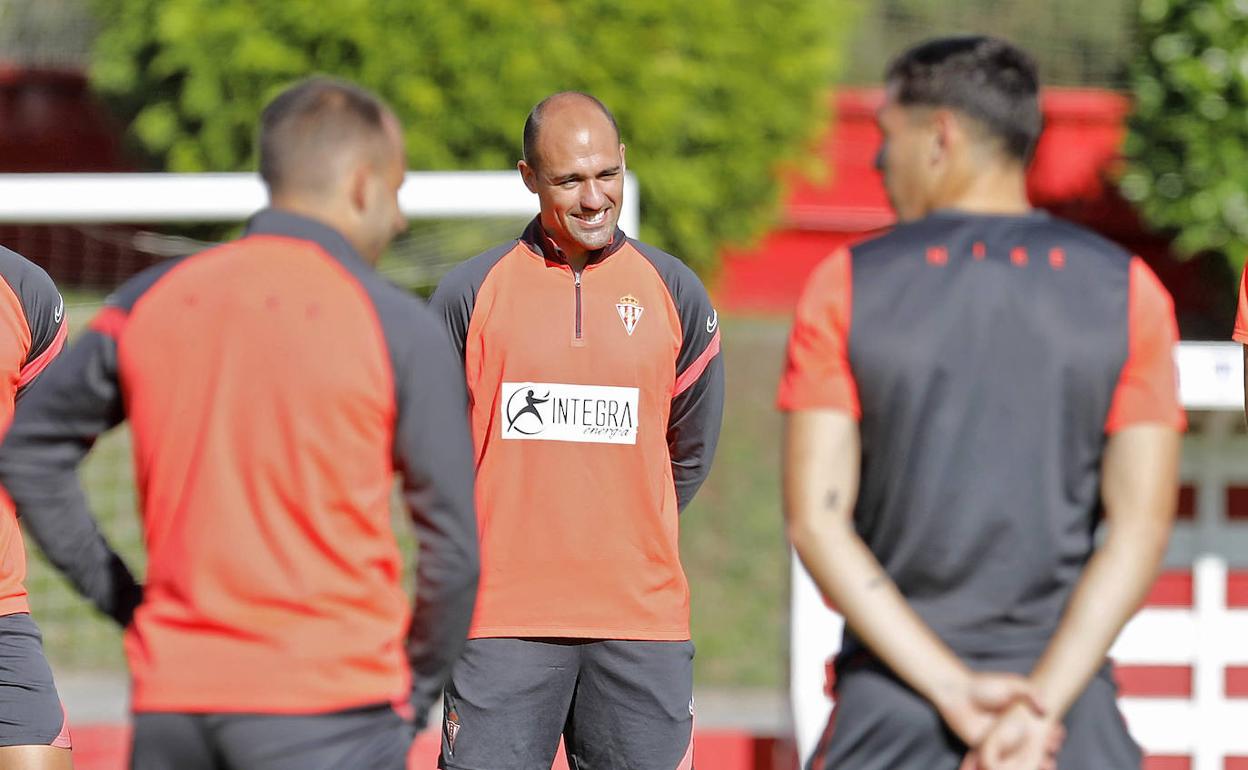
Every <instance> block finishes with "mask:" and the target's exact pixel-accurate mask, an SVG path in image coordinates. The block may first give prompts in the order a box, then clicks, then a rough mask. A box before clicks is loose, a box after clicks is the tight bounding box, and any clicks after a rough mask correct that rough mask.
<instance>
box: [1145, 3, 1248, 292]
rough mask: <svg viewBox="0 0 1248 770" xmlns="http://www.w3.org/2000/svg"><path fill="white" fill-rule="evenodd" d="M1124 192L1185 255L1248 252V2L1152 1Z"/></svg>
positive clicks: (1238, 257) (1237, 262)
mask: <svg viewBox="0 0 1248 770" xmlns="http://www.w3.org/2000/svg"><path fill="white" fill-rule="evenodd" d="M1138 23H1139V37H1140V53H1139V56H1138V57H1137V60H1136V62H1135V66H1134V69H1133V75H1132V87H1133V90H1134V92H1135V110H1134V113H1133V115H1132V117H1131V120H1130V130H1129V134H1128V138H1127V142H1126V155H1127V158H1128V168H1127V171H1126V173H1125V174H1124V175H1123V177H1122V182H1121V187H1122V191H1123V193H1124V194H1125V195H1126V197H1127V198H1129V199H1130V200H1132V201H1134V202H1135V203H1136V204H1137V205H1138V206H1139V210H1140V212H1141V213H1142V214H1143V216H1144V218H1145V219H1146V220H1147V221H1148V222H1149V223H1150V224H1151V225H1152V226H1153V227H1156V228H1158V229H1161V230H1169V231H1173V232H1174V233H1175V234H1176V240H1175V245H1176V247H1177V248H1178V250H1179V251H1180V252H1182V253H1185V254H1195V253H1197V252H1216V253H1221V254H1224V255H1226V256H1227V258H1228V260H1229V261H1230V262H1231V264H1232V265H1234V266H1235V267H1237V268H1238V267H1241V266H1242V265H1243V264H1244V254H1245V250H1246V249H1248V2H1245V1H1244V0H1144V1H1143V2H1142V3H1141V5H1140V12H1139V22H1138Z"/></svg>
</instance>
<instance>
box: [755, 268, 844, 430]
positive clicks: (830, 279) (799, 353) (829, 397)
mask: <svg viewBox="0 0 1248 770" xmlns="http://www.w3.org/2000/svg"><path fill="white" fill-rule="evenodd" d="M852 288H853V285H852V267H851V261H850V253H849V250H848V249H840V250H838V251H836V252H835V253H834V254H832V256H830V257H828V258H827V259H826V260H824V261H823V262H822V263H821V264H820V265H819V266H818V267H817V268H815V271H814V273H812V274H811V277H810V280H809V281H807V283H806V288H805V290H803V292H802V297H801V299H800V300H798V303H797V314H796V317H795V318H794V321H793V331H792V332H791V333H790V335H789V345H788V352H787V355H786V358H785V363H784V373H783V374H782V375H781V377H780V388H779V392H778V394H777V396H776V405H777V406H778V407H779V408H780V409H781V410H782V411H797V410H801V409H839V410H842V411H846V412H849V413H850V414H852V415H854V417H855V418H858V417H861V416H862V407H861V405H860V404H859V402H858V386H857V384H856V383H855V382H854V377H853V372H852V371H851V370H850V365H849V326H850V310H851V307H852V296H851V294H852Z"/></svg>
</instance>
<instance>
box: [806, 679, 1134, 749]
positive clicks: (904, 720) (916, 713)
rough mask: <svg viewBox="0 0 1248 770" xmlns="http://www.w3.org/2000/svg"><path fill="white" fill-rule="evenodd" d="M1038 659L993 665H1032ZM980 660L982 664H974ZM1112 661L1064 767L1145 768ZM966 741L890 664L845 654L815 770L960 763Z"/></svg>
mask: <svg viewBox="0 0 1248 770" xmlns="http://www.w3.org/2000/svg"><path fill="white" fill-rule="evenodd" d="M1033 662H1034V661H1030V660H1028V661H1013V662H1001V661H994V662H992V663H986V664H984V665H983V668H985V669H991V670H996V671H1014V672H1016V673H1025V672H1026V671H1028V670H1030V669H1031V666H1032V663H1033ZM973 665H974V664H973ZM1117 693H1118V688H1117V687H1116V686H1115V685H1114V681H1113V677H1112V672H1111V670H1110V667H1109V665H1108V664H1106V665H1105V666H1104V667H1102V669H1101V670H1100V671H1099V672H1098V673H1097V675H1096V676H1094V677H1093V678H1092V681H1091V682H1090V683H1089V684H1088V687H1087V689H1086V690H1084V692H1083V694H1082V695H1081V696H1079V699H1078V700H1076V701H1075V704H1074V705H1073V706H1072V707H1071V709H1070V711H1069V712H1068V713H1067V714H1066V719H1065V721H1064V723H1063V724H1064V725H1065V727H1066V742H1065V743H1063V744H1062V751H1061V754H1060V755H1058V760H1057V766H1058V768H1059V770H1139V768H1140V764H1141V762H1142V761H1143V757H1142V755H1141V753H1140V748H1139V746H1137V745H1136V743H1135V741H1134V740H1132V738H1131V736H1130V734H1128V733H1127V726H1126V723H1125V722H1123V720H1122V715H1121V713H1120V712H1119V711H1118V704H1117V701H1116V698H1117ZM965 756H966V746H965V745H964V744H963V743H962V742H961V741H960V740H958V738H957V737H956V736H954V735H953V733H951V732H950V731H949V730H948V728H946V727H945V724H944V722H942V721H941V719H940V716H939V715H938V714H937V713H936V710H935V709H934V708H932V706H931V704H929V703H928V702H927V701H926V700H925V699H924V698H923V697H922V696H920V695H919V694H918V693H916V692H914V691H913V690H911V689H910V688H909V687H907V686H906V685H905V684H903V683H902V682H901V681H900V680H898V679H897V678H896V677H895V676H894V675H893V674H892V672H890V671H889V670H888V669H887V668H886V667H885V666H884V665H883V664H881V663H879V662H877V661H874V660H869V659H857V658H856V659H855V660H854V661H853V662H849V663H845V662H838V664H837V672H836V710H835V711H834V712H833V715H832V720H831V721H830V722H829V724H828V727H827V730H826V731H825V732H824V735H823V738H822V739H821V740H820V741H819V748H818V749H817V750H816V751H815V754H814V756H813V757H812V758H811V760H810V762H809V763H808V764H807V765H806V767H807V770H911V769H912V770H958V766H959V765H960V764H961V762H962V759H963V758H964V757H965Z"/></svg>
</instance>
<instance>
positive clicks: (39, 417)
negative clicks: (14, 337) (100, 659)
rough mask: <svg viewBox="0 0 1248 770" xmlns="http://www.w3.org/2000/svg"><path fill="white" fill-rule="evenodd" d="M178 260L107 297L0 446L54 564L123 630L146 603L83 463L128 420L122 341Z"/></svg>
mask: <svg viewBox="0 0 1248 770" xmlns="http://www.w3.org/2000/svg"><path fill="white" fill-rule="evenodd" d="M172 264H174V263H165V264H162V265H159V266H157V267H155V268H152V269H150V270H148V271H145V272H143V273H140V274H139V275H138V276H136V277H135V278H134V279H132V280H131V281H129V282H128V283H127V284H126V285H124V286H123V287H122V288H121V289H119V290H118V291H117V292H116V293H115V294H114V295H113V296H111V297H110V298H109V300H108V303H107V304H106V305H105V307H104V309H103V310H101V311H100V313H99V315H98V316H96V318H95V320H94V321H92V323H91V326H90V327H89V328H88V329H87V330H86V331H84V332H83V333H82V334H81V336H80V337H79V338H78V340H77V341H76V342H75V343H74V344H73V345H72V346H70V348H69V349H68V350H66V351H65V352H64V353H63V354H62V355H60V356H58V357H57V358H56V359H55V360H54V361H52V362H51V363H50V364H48V365H47V367H46V369H45V370H44V371H43V372H42V374H41V376H40V379H39V386H38V387H36V388H32V389H31V390H30V391H29V392H28V393H27V394H26V395H25V396H24V397H23V398H22V399H21V400H20V401H19V402H18V404H17V409H16V411H15V413H14V416H13V424H12V425H11V426H10V427H9V431H8V433H7V434H6V435H5V437H4V442H3V444H0V484H3V485H4V487H5V489H6V490H7V491H8V493H9V496H10V497H11V498H12V499H13V503H14V505H15V506H16V508H17V514H18V516H20V517H21V518H22V519H23V521H24V522H25V524H26V531H27V532H28V533H29V534H30V536H31V537H32V538H33V539H34V540H35V542H36V543H38V545H39V547H40V548H41V549H42V550H43V552H44V554H46V555H47V557H48V560H49V561H50V562H52V564H53V565H54V566H55V567H56V568H57V569H59V570H60V571H62V572H63V573H65V575H66V576H67V577H68V578H69V579H70V582H72V583H73V584H74V587H75V588H77V590H78V591H79V593H81V594H82V595H83V596H85V597H86V598H87V599H89V600H90V601H91V602H92V603H93V604H94V605H95V606H96V608H98V609H99V610H100V611H101V612H103V613H104V614H106V615H108V616H109V617H111V618H113V619H114V620H115V621H117V623H119V624H120V625H122V626H125V625H128V624H129V622H130V618H131V617H132V615H133V614H134V609H135V607H137V606H138V604H139V601H140V600H141V599H142V589H141V588H140V586H139V584H138V583H137V581H135V579H134V576H133V575H132V574H131V572H130V570H129V569H128V568H127V567H126V564H125V562H123V561H122V559H121V557H120V556H118V555H117V553H116V552H115V551H114V550H113V549H112V547H111V546H109V544H108V541H107V540H106V539H105V538H104V535H103V533H101V532H100V529H99V527H98V526H97V524H96V522H95V519H94V518H93V516H92V514H91V510H90V508H89V506H88V504H87V498H86V494H85V493H84V492H83V487H82V481H81V479H80V478H79V476H78V466H79V464H80V463H81V462H82V459H83V458H84V457H85V456H86V454H87V452H88V451H89V450H90V449H91V446H92V444H94V443H95V439H96V438H97V437H98V436H100V435H101V434H103V433H105V432H106V431H108V430H109V429H110V428H113V427H114V426H116V425H117V424H119V423H120V422H121V421H122V420H123V419H124V418H125V412H124V409H123V406H122V395H121V385H120V381H119V377H118V367H117V338H118V337H119V336H120V335H121V333H122V331H123V329H124V327H125V324H126V318H127V316H128V314H129V311H130V308H132V307H133V306H134V303H135V301H136V300H137V299H138V297H139V296H141V295H142V293H143V292H144V291H146V289H147V288H149V287H150V286H151V285H152V284H153V283H154V282H155V281H156V280H157V279H158V278H159V277H160V276H161V275H163V274H164V272H165V271H166V270H168V269H169V267H171V266H172Z"/></svg>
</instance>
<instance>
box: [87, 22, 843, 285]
mask: <svg viewBox="0 0 1248 770" xmlns="http://www.w3.org/2000/svg"><path fill="white" fill-rule="evenodd" d="M857 1H858V0H769V1H768V2H756V1H755V0H701V2H697V3H672V2H669V0H630V2H619V1H618V0H580V2H568V1H566V0H529V2H514V0H460V1H459V2H454V3H446V2H440V1H439V0H335V1H334V2H329V3H321V2H312V0H267V1H265V0H95V9H96V12H97V14H98V16H99V18H100V19H101V21H106V23H104V24H102V27H103V30H102V33H101V35H100V37H99V38H98V40H97V43H96V48H95V50H94V59H93V65H92V80H93V83H94V84H95V87H96V89H97V90H98V91H99V92H101V93H102V94H104V95H105V96H106V97H108V98H109V99H110V100H112V101H113V102H114V103H115V104H116V105H117V106H118V107H119V109H120V112H121V114H122V116H123V118H124V119H126V120H127V121H128V122H129V123H130V129H131V131H132V133H133V136H134V138H136V139H137V140H138V142H139V144H140V145H141V147H143V148H144V149H145V150H146V151H147V152H148V153H150V155H151V157H152V158H153V160H154V161H156V162H157V163H158V164H160V165H162V166H163V167H164V168H166V169H168V170H172V171H205V170H212V171H229V170H240V169H247V168H252V167H254V161H253V149H252V138H253V131H254V126H255V122H256V116H257V114H258V111H259V109H260V107H261V105H262V104H263V103H264V102H265V101H266V100H267V99H268V98H270V97H272V96H273V95H274V94H275V93H276V92H277V91H278V90H280V89H281V88H282V87H283V86H284V85H286V84H288V83H290V82H291V81H293V80H295V79H298V78H300V77H302V76H305V75H307V74H310V73H314V72H321V73H328V74H332V75H337V76H341V77H346V78H350V79H352V80H355V81H356V82H359V83H361V84H363V85H365V86H367V87H369V88H372V89H374V90H376V91H377V92H379V93H380V94H381V95H382V96H383V97H384V98H385V99H386V100H387V101H389V102H390V103H391V104H392V105H393V106H394V108H395V110H396V112H397V113H398V115H399V117H400V118H401V119H402V120H403V122H404V124H405V130H406V141H407V150H408V156H409V161H410V163H411V165H412V167H413V168H417V169H501V168H510V167H512V166H514V164H515V162H516V161H517V160H518V158H519V155H520V144H521V142H520V138H521V129H522V127H523V124H524V119H525V116H526V115H527V113H528V110H529V108H530V107H531V106H532V105H533V104H534V103H535V102H537V101H538V100H540V99H541V98H542V97H544V96H546V95H547V94H549V93H551V92H553V91H557V90H562V89H579V90H585V91H590V92H592V93H594V94H595V95H597V96H598V97H600V98H601V99H602V100H603V101H604V102H606V103H607V104H608V105H609V106H611V107H612V109H613V110H614V111H615V113H616V115H617V118H618V120H619V123H620V127H621V132H622V134H623V139H624V141H625V143H626V144H627V145H628V146H629V152H628V159H629V163H630V168H631V169H632V170H633V171H635V172H636V173H637V175H638V177H639V179H640V182H641V190H642V207H643V208H642V221H643V222H644V223H645V224H644V226H643V227H644V230H643V233H642V236H643V237H645V238H647V239H649V240H651V241H653V242H654V243H656V244H657V245H660V246H662V247H664V248H666V249H668V250H670V251H672V252H673V253H675V254H678V255H680V256H681V257H683V258H684V259H686V260H687V261H689V262H690V263H692V264H693V265H694V266H695V267H697V268H699V269H706V268H708V267H710V266H711V263H712V261H713V258H714V255H715V253H716V252H717V250H718V248H719V247H720V246H721V245H723V244H725V243H737V242H742V241H746V240H748V239H749V238H751V237H753V236H755V235H756V234H757V233H758V232H759V231H760V229H762V228H764V227H766V226H767V225H768V224H769V223H770V221H771V220H772V217H773V216H774V215H775V213H776V211H777V207H778V199H779V193H780V189H779V183H778V181H777V174H776V172H777V170H778V169H779V168H783V167H786V166H793V165H799V166H800V165H802V164H804V162H805V161H806V160H807V159H808V158H809V157H810V155H809V152H810V150H811V148H812V145H813V140H814V138H815V137H817V135H818V134H819V133H820V131H821V130H822V129H823V127H824V126H825V125H826V119H827V107H828V98H827V91H828V88H829V85H830V84H831V82H832V81H833V79H834V77H835V75H836V72H837V63H838V61H839V57H838V55H837V52H838V50H839V49H840V47H841V46H840V43H841V41H842V40H843V36H844V33H845V30H846V28H847V27H848V26H849V25H848V23H847V22H848V20H849V19H850V17H851V15H852V6H854V5H855V4H856V3H857ZM517 183H519V182H517Z"/></svg>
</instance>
